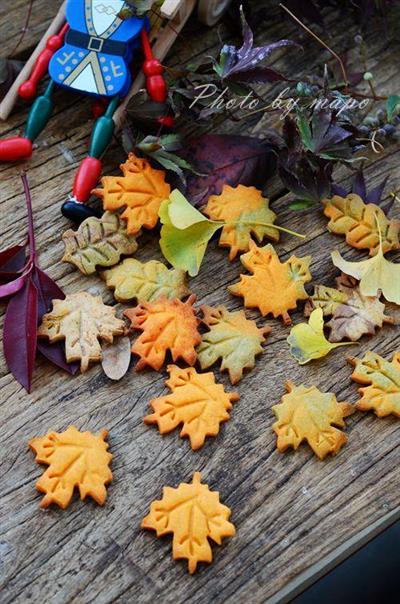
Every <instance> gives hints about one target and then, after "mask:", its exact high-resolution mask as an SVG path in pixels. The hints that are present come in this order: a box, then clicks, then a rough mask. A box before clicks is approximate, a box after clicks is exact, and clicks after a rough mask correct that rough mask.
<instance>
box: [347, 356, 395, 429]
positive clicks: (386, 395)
mask: <svg viewBox="0 0 400 604" xmlns="http://www.w3.org/2000/svg"><path fill="white" fill-rule="evenodd" d="M348 360H349V362H350V363H351V364H352V365H354V367H355V369H354V372H353V375H352V376H351V377H352V379H353V380H354V381H355V382H358V383H359V384H363V385H367V387H366V388H360V390H359V392H360V394H362V397H361V399H360V400H359V401H358V402H357V403H356V409H359V410H360V411H375V413H376V415H377V416H378V417H386V416H387V415H395V416H396V417H400V352H395V353H394V355H393V359H392V361H390V362H389V361H386V360H385V359H383V358H382V357H381V356H379V354H376V353H374V352H367V353H366V354H365V356H364V357H363V358H362V359H354V358H351V359H348Z"/></svg>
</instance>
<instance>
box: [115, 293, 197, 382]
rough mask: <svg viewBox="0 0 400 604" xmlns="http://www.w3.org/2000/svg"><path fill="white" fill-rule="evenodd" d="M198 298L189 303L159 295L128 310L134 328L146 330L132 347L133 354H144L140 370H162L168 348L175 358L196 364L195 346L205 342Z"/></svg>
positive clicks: (127, 315)
mask: <svg viewBox="0 0 400 604" xmlns="http://www.w3.org/2000/svg"><path fill="white" fill-rule="evenodd" d="M195 300H196V296H193V295H192V296H190V298H188V299H187V300H186V302H181V301H180V300H176V299H174V300H168V298H159V299H158V300H156V301H155V302H144V303H143V304H140V305H139V306H137V307H136V308H133V309H130V310H126V311H125V313H124V314H125V316H126V317H128V319H130V321H131V323H132V328H133V329H138V330H141V331H143V333H142V334H141V335H140V336H139V338H138V339H137V340H136V341H135V342H134V344H133V346H132V353H133V354H136V355H138V356H139V357H140V360H139V361H138V363H137V365H136V369H137V371H140V370H141V369H144V368H145V367H146V366H150V367H152V368H153V369H155V370H156V371H160V369H161V367H162V366H163V364H164V361H165V357H166V354H167V351H168V350H169V351H170V352H171V355H172V359H173V360H174V361H177V360H178V359H183V360H184V361H185V362H186V363H187V364H188V365H191V366H192V365H194V364H195V362H196V359H197V354H196V350H195V347H196V346H197V345H198V344H200V342H201V335H200V334H199V332H198V330H197V328H198V324H199V320H198V318H197V317H196V312H195V310H194V308H193V304H194V302H195Z"/></svg>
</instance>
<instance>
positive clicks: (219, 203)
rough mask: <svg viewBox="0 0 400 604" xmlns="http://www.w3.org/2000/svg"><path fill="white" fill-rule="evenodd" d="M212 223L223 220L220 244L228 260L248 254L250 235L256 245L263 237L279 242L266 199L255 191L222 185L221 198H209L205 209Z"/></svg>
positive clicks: (273, 219)
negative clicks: (255, 241)
mask: <svg viewBox="0 0 400 604" xmlns="http://www.w3.org/2000/svg"><path fill="white" fill-rule="evenodd" d="M204 213H205V214H206V215H207V216H208V217H209V218H211V220H222V221H224V222H226V223H227V224H226V225H225V226H224V227H223V229H222V232H221V237H220V240H219V244H220V246H222V247H229V248H230V252H229V260H234V259H235V257H236V255H237V253H238V252H247V251H248V250H249V245H250V241H251V237H252V235H254V237H256V239H257V240H258V241H259V243H261V242H262V240H263V239H264V237H268V238H269V239H272V240H273V241H279V231H278V230H277V229H274V228H273V226H272V223H273V222H274V221H275V219H276V214H275V213H274V212H273V211H272V210H270V208H269V199H267V198H265V197H263V195H262V192H261V191H259V190H258V189H256V188H255V187H245V186H244V185H239V186H237V187H235V188H233V187H230V186H229V185H225V186H224V188H223V190H222V193H221V194H220V195H212V196H211V197H210V198H209V200H208V203H207V206H206V207H205V209H204Z"/></svg>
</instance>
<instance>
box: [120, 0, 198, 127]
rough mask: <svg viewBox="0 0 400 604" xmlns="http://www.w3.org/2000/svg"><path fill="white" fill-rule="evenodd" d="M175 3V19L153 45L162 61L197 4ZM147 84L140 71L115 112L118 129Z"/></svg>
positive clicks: (156, 55) (194, 2)
mask: <svg viewBox="0 0 400 604" xmlns="http://www.w3.org/2000/svg"><path fill="white" fill-rule="evenodd" d="M171 4H172V3H171ZM173 4H174V9H176V11H175V18H174V19H173V20H171V22H169V21H168V22H167V23H166V25H165V26H164V27H163V28H162V30H161V31H160V33H159V35H158V36H157V40H156V42H155V44H154V45H153V54H154V56H155V57H157V59H159V60H160V61H162V60H163V59H164V58H165V56H166V54H167V53H168V51H169V50H170V48H171V47H172V45H173V44H174V42H175V40H176V38H177V36H178V34H179V33H180V31H181V30H182V29H183V27H184V25H185V23H186V21H187V20H188V19H189V17H190V15H191V14H192V12H193V10H194V7H195V5H196V0H186V1H185V3H182V1H181V2H177V1H176V0H174V3H173ZM180 9H182V10H183V13H182V12H181V10H180ZM145 86H146V79H145V77H144V74H143V72H142V71H140V72H139V74H138V75H137V77H136V79H135V80H134V82H133V84H132V87H131V89H130V91H129V93H128V94H127V96H126V97H125V98H124V100H123V102H122V103H121V105H120V106H119V107H118V109H117V111H116V112H115V113H114V122H115V126H116V130H117V131H118V130H119V129H120V128H121V127H122V125H123V123H124V119H125V113H126V109H127V106H128V104H129V101H130V100H131V98H132V97H133V96H135V94H137V93H138V92H139V91H140V90H141V89H142V88H145Z"/></svg>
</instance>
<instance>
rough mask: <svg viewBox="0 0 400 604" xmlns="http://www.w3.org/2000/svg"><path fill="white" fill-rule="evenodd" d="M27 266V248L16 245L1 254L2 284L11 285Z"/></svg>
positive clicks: (0, 281) (0, 280)
mask: <svg viewBox="0 0 400 604" xmlns="http://www.w3.org/2000/svg"><path fill="white" fill-rule="evenodd" d="M25 264H26V252H25V246H22V245H15V246H14V247H11V248H9V249H8V250H4V251H3V252H0V283H9V282H10V281H13V280H14V279H17V278H18V276H19V273H21V271H22V270H23V268H24V267H25Z"/></svg>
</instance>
